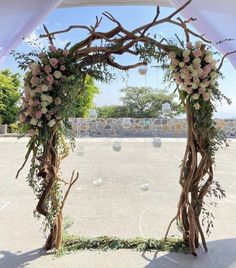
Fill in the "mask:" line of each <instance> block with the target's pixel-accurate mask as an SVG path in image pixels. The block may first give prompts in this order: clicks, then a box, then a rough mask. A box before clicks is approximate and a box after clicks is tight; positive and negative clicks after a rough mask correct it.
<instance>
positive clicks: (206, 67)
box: [203, 64, 211, 74]
mask: <svg viewBox="0 0 236 268" xmlns="http://www.w3.org/2000/svg"><path fill="white" fill-rule="evenodd" d="M203 71H204V72H206V73H207V74H209V73H210V71H211V65H210V64H207V65H206V66H204V68H203Z"/></svg>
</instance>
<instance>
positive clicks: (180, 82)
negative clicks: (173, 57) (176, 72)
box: [175, 78, 183, 85]
mask: <svg viewBox="0 0 236 268" xmlns="http://www.w3.org/2000/svg"><path fill="white" fill-rule="evenodd" d="M175 81H176V84H177V85H181V84H183V80H182V79H181V78H177V79H176V80H175Z"/></svg>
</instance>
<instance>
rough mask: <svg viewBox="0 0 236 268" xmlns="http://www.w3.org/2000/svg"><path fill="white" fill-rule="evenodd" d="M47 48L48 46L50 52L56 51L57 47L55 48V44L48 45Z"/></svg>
mask: <svg viewBox="0 0 236 268" xmlns="http://www.w3.org/2000/svg"><path fill="white" fill-rule="evenodd" d="M48 48H49V50H50V51H51V52H55V51H57V48H56V47H55V46H53V45H50V46H49V47H48Z"/></svg>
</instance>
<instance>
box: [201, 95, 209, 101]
mask: <svg viewBox="0 0 236 268" xmlns="http://www.w3.org/2000/svg"><path fill="white" fill-rule="evenodd" d="M202 97H203V99H204V100H205V101H208V100H209V99H210V96H209V95H208V94H207V93H204V94H203V95H202Z"/></svg>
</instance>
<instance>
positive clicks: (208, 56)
mask: <svg viewBox="0 0 236 268" xmlns="http://www.w3.org/2000/svg"><path fill="white" fill-rule="evenodd" d="M204 60H205V62H207V63H211V62H212V61H213V57H212V55H211V54H209V55H207V56H206V57H205V58H204Z"/></svg>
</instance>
